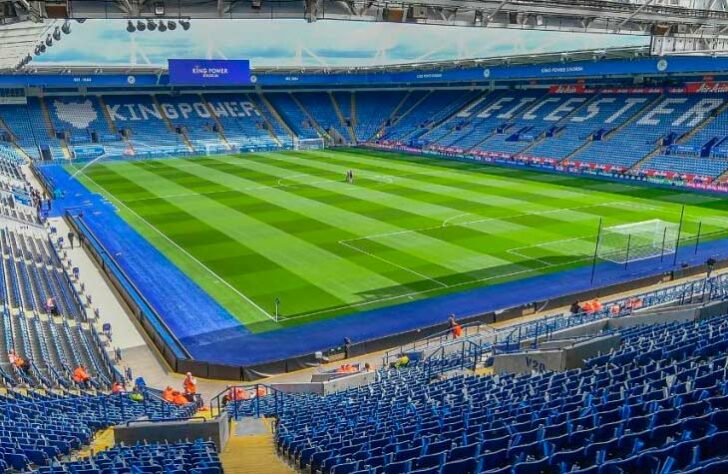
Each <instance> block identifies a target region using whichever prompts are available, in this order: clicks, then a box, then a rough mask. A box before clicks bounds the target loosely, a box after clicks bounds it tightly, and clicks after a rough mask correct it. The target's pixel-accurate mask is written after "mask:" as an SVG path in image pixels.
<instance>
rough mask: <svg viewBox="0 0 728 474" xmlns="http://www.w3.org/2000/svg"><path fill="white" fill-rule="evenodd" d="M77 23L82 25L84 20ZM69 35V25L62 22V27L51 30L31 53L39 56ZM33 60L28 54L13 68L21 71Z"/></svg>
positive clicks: (66, 22)
mask: <svg viewBox="0 0 728 474" xmlns="http://www.w3.org/2000/svg"><path fill="white" fill-rule="evenodd" d="M77 21H78V22H79V23H83V22H84V21H86V20H82V19H79V20H77ZM70 34H71V23H70V22H69V21H68V20H66V21H64V22H63V25H62V26H60V27H59V26H56V28H55V29H54V30H53V33H49V34H48V36H46V38H45V40H44V41H41V42H40V43H38V44H37V45H36V46H35V50H34V51H33V53H34V54H35V55H36V56H40V55H41V54H43V53H45V52H46V50H47V49H48V48H50V47H51V46H53V42H54V41H55V42H56V43H57V42H59V41H61V38H63V35H70ZM32 60H33V56H31V55H30V54H27V55H26V56H25V57H24V58H23V59H21V60H20V62H19V63H18V64H17V66H15V69H18V70H19V69H22V68H24V67H25V66H27V65H28V64H30V62H31V61H32Z"/></svg>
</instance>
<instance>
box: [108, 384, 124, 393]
mask: <svg viewBox="0 0 728 474" xmlns="http://www.w3.org/2000/svg"><path fill="white" fill-rule="evenodd" d="M123 392H124V385H123V384H122V383H121V382H118V381H117V382H114V383H113V384H112V385H111V393H113V394H114V395H117V394H120V393H123Z"/></svg>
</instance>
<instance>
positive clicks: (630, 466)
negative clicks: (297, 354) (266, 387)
mask: <svg viewBox="0 0 728 474" xmlns="http://www.w3.org/2000/svg"><path fill="white" fill-rule="evenodd" d="M727 329H728V318H726V317H718V318H714V319H709V320H706V321H700V322H692V321H690V322H684V323H671V324H667V325H654V326H637V327H633V328H631V329H625V330H621V331H620V332H619V335H620V337H621V340H622V342H621V346H620V348H619V349H617V350H616V351H614V352H611V353H609V354H607V355H604V356H599V357H596V358H593V359H590V360H588V361H587V363H586V366H585V367H584V368H583V369H575V370H569V371H567V372H561V373H552V372H544V373H537V374H532V375H507V374H500V375H498V376H480V377H479V376H467V375H466V376H464V375H456V374H452V376H446V377H444V378H442V377H435V378H434V380H433V371H432V370H430V368H429V367H428V363H423V364H418V365H415V366H414V367H412V368H402V369H388V370H383V371H382V372H380V374H379V380H378V381H377V382H376V383H375V384H372V385H369V386H365V387H361V388H357V389H351V390H347V391H344V392H340V393H337V394H334V395H330V396H326V397H312V396H309V397H302V396H295V397H283V396H282V395H281V397H282V398H283V401H282V402H281V401H280V400H279V406H282V408H279V411H278V417H279V424H278V431H277V442H278V446H279V450H280V451H281V452H282V453H284V454H285V455H286V456H288V457H289V459H291V460H292V461H294V462H295V463H296V465H297V466H298V467H299V468H301V469H311V471H312V472H316V471H320V472H333V473H353V472H385V473H409V472H423V473H424V472H428V473H430V472H431V473H481V472H483V473H485V472H493V473H496V472H498V473H501V472H503V473H506V472H508V473H513V472H515V473H545V472H585V473H586V472H589V473H592V472H593V473H597V472H615V473H619V472H636V471H637V470H644V471H645V472H679V471H681V470H683V469H700V468H701V467H702V466H707V465H710V464H711V463H714V462H716V461H718V462H720V460H721V458H722V457H724V456H726V455H727V454H728V451H726V449H727V447H728V444H725V443H724V442H723V438H725V437H726V435H725V431H726V428H728V426H727V425H726V424H727V423H728V419H727V418H726V417H725V416H724V413H723V409H724V408H725V404H726V395H727V394H726V391H725V388H726V385H725V382H726V379H725V370H724V368H725V364H726V355H725V354H726V350H728V343H726V337H725V331H726V330H727ZM445 368H447V366H445ZM697 472H701V471H700V470H698V471H697Z"/></svg>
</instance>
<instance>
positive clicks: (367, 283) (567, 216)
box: [80, 150, 728, 331]
mask: <svg viewBox="0 0 728 474" xmlns="http://www.w3.org/2000/svg"><path fill="white" fill-rule="evenodd" d="M348 169H352V170H354V173H355V183H354V184H347V183H346V182H344V173H345V171H346V170H348ZM80 179H81V180H82V181H83V182H84V183H85V184H86V186H87V187H89V188H90V189H92V190H95V191H99V192H102V193H103V194H105V195H106V196H107V197H108V198H109V199H110V200H111V201H112V202H113V203H115V204H116V206H117V207H118V208H119V212H120V213H121V214H122V215H123V217H124V218H125V219H127V221H128V222H129V223H130V224H131V225H132V226H133V227H135V228H136V229H137V230H138V231H139V232H140V233H142V234H143V235H144V236H145V237H146V238H147V239H149V240H150V241H151V242H152V243H153V244H154V245H155V246H157V247H158V248H159V249H160V251H162V252H163V253H164V254H165V255H167V257H168V258H170V260H171V261H172V262H174V263H175V264H176V265H178V266H179V267H180V268H181V269H182V270H183V271H185V272H186V273H187V274H188V275H189V276H190V277H191V278H193V279H194V280H195V281H196V282H197V283H198V284H199V285H200V286H202V287H203V288H204V289H205V290H206V291H208V292H209V293H210V294H211V295H212V296H213V297H214V298H216V299H217V300H218V301H219V302H220V303H221V304H222V305H223V306H224V307H225V308H226V309H227V310H228V311H230V312H231V313H232V314H233V315H235V316H236V317H237V318H238V319H239V320H240V321H241V322H242V323H243V324H245V325H246V326H247V327H248V328H250V329H252V330H255V331H257V330H269V329H271V328H272V327H277V326H278V325H295V324H300V323H303V322H307V321H311V320H314V319H321V318H330V317H335V316H337V315H341V314H344V313H351V312H354V311H361V310H368V309H372V308H376V307H381V306H385V305H393V304H397V303H403V302H407V301H411V300H414V299H420V298H427V297H431V296H435V295H438V294H444V293H448V292H454V291H462V290H466V289H468V288H473V287H476V286H483V285H488V284H494V283H499V282H503V281H508V280H513V279H518V278H525V277H530V276H534V275H538V274H543V273H548V272H557V271H562V270H565V269H569V268H574V267H577V266H580V265H587V264H589V263H590V262H591V255H592V254H593V252H594V245H595V240H596V233H597V228H598V225H599V220H600V219H602V220H603V225H604V226H612V225H619V224H625V223H631V222H640V221H647V220H651V219H662V220H664V221H670V222H675V223H677V222H678V221H679V218H680V210H681V206H682V204H686V205H687V207H686V211H685V219H684V225H683V229H682V232H683V236H684V237H688V238H690V236H692V235H694V234H695V233H696V232H697V229H698V225H700V226H701V227H702V229H701V232H702V234H703V239H706V240H707V239H710V238H717V237H719V236H725V230H726V228H728V201H726V200H723V199H720V198H717V197H714V196H707V195H700V194H693V193H684V192H679V191H673V190H665V189H656V188H647V187H640V186H630V185H626V184H619V183H609V182H604V181H594V180H587V179H581V178H576V177H569V176H563V175H554V174H543V173H535V172H532V171H527V170H516V169H510V168H497V167H489V166H483V165H479V164H473V163H463V162H457V161H446V160H438V159H432V158H423V157H414V156H407V155H399V154H391V153H384V152H375V151H363V150H336V151H335V150H325V151H324V150H322V151H310V152H281V153H265V154H246V155H237V156H220V157H208V158H194V159H163V160H153V161H139V162H106V163H103V162H102V163H97V164H94V165H91V166H89V167H87V168H86V169H85V170H84V172H83V173H81V175H80ZM699 223H700V224H699ZM276 298H279V300H280V320H279V323H278V324H274V323H273V322H272V321H271V315H272V314H274V312H275V303H274V301H275V299H276Z"/></svg>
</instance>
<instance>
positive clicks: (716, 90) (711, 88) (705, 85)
mask: <svg viewBox="0 0 728 474" xmlns="http://www.w3.org/2000/svg"><path fill="white" fill-rule="evenodd" d="M685 92H688V93H693V94H723V93H726V92H728V82H698V83H694V84H687V85H686V86H685Z"/></svg>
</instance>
